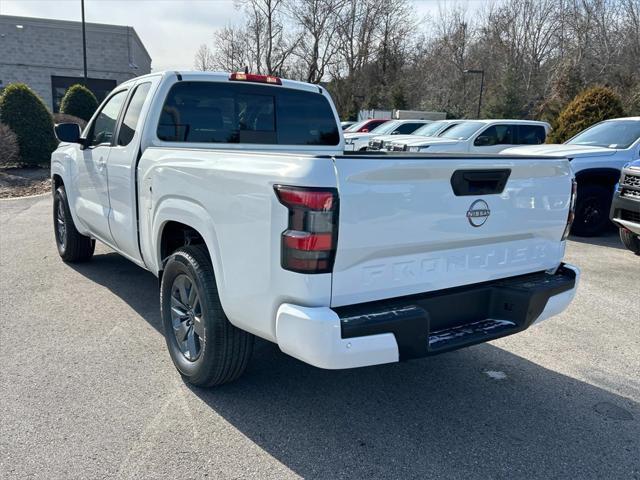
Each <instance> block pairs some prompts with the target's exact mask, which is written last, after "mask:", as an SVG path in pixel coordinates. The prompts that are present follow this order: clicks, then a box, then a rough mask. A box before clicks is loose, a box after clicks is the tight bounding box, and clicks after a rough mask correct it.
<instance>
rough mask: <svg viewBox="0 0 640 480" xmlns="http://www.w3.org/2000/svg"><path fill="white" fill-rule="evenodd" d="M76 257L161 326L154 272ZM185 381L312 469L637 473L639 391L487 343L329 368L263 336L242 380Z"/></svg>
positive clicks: (338, 473) (268, 447) (332, 472)
mask: <svg viewBox="0 0 640 480" xmlns="http://www.w3.org/2000/svg"><path fill="white" fill-rule="evenodd" d="M74 268H76V270H77V271H79V272H80V273H82V274H83V275H85V276H86V277H88V278H90V279H92V280H93V281H95V282H97V283H99V284H101V285H104V286H105V287H107V288H108V289H110V290H111V291H112V292H113V293H114V294H116V295H118V296H119V297H120V298H122V299H123V300H124V301H126V302H127V303H129V304H130V305H131V306H132V307H133V308H134V309H135V310H136V311H137V312H138V313H139V314H140V315H141V316H142V317H143V318H144V319H145V320H146V321H147V322H149V323H150V324H151V325H153V326H154V327H155V328H156V329H157V330H158V331H159V332H161V325H160V322H159V312H158V291H157V290H158V289H157V280H156V278H155V277H154V276H153V275H151V274H149V273H148V272H145V271H144V270H142V269H140V268H138V267H136V266H135V265H133V264H132V263H130V262H128V261H127V260H125V259H124V258H122V257H120V256H119V255H117V254H115V253H114V254H106V255H97V256H96V257H95V260H94V261H93V262H91V263H89V264H85V265H78V266H75V267H74ZM494 371H495V372H499V373H498V374H495V373H494V374H493V376H491V374H487V372H494ZM501 373H504V374H505V375H506V378H502V379H497V378H500V377H502V375H501ZM189 388H190V389H191V391H192V392H193V393H194V394H195V395H197V396H198V397H199V398H200V399H201V400H202V401H203V402H205V403H206V404H207V405H208V406H209V407H211V408H212V409H213V410H214V411H215V412H216V413H217V414H219V415H221V416H222V417H223V418H224V419H225V420H226V421H227V422H229V423H230V424H232V425H233V426H234V427H235V428H236V429H238V431H239V432H241V433H242V434H243V435H245V436H246V437H247V438H249V439H250V440H251V441H253V442H254V443H255V444H257V445H258V446H260V448H262V449H263V450H264V451H265V452H267V453H268V454H270V455H271V456H273V457H274V458H276V459H277V460H278V461H279V462H281V463H282V464H284V465H286V466H287V467H288V468H290V469H291V470H292V471H294V472H295V473H297V474H299V475H301V476H303V477H305V478H322V479H329V478H365V477H366V478H402V479H405V478H429V477H438V478H442V477H446V478H469V477H476V478H478V477H480V478H509V479H511V478H566V477H570V478H580V479H584V478H640V424H639V422H640V405H638V404H637V403H635V402H633V401H631V400H629V399H627V398H624V397H621V396H619V395H616V394H614V393H611V392H609V391H607V390H604V389H601V388H598V387H595V386H593V385H590V384H588V383H585V382H582V381H579V380H576V379H574V378H571V377H568V376H565V375H562V374H559V373H557V372H555V371H553V370H549V369H546V368H544V367H542V366H540V365H537V364H535V363H533V362H531V361H529V360H526V359H524V358H522V357H520V356H517V355H514V354H512V353H510V352H508V351H506V350H503V349H501V348H498V347H496V346H493V345H491V344H484V345H480V346H476V347H472V348H468V349H464V350H460V351H457V352H452V353H448V354H445V355H441V356H438V357H433V358H430V359H423V360H418V361H413V362H408V363H402V364H392V365H383V366H377V367H370V368H363V369H357V370H345V371H326V370H320V369H316V368H313V367H310V366H308V365H305V364H303V363H302V362H299V361H297V360H295V359H293V358H291V357H288V356H286V355H284V354H282V353H281V352H280V351H279V350H278V348H277V346H275V345H273V344H271V343H269V342H265V341H259V342H257V345H256V351H255V353H254V358H253V360H252V362H251V365H250V367H249V369H248V371H247V372H246V374H245V376H244V377H242V378H241V379H240V380H239V381H237V382H236V383H234V384H230V385H226V386H223V387H220V388H217V389H211V390H205V389H199V388H194V387H189ZM210 449H211V455H216V445H211V446H210ZM239 453H241V452H239Z"/></svg>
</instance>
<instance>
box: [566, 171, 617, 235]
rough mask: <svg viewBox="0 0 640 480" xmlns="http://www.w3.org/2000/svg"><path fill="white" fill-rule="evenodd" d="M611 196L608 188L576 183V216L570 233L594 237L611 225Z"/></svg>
mask: <svg viewBox="0 0 640 480" xmlns="http://www.w3.org/2000/svg"><path fill="white" fill-rule="evenodd" d="M611 196H612V192H611V189H610V188H607V187H604V186H601V185H589V184H587V185H585V186H583V187H581V186H580V184H578V198H577V200H576V218H575V220H574V222H573V227H572V228H571V233H573V234H574V235H577V236H579V237H595V236H598V235H601V234H602V233H604V232H605V231H606V230H607V228H609V226H610V225H611V223H610V221H609V210H610V209H611Z"/></svg>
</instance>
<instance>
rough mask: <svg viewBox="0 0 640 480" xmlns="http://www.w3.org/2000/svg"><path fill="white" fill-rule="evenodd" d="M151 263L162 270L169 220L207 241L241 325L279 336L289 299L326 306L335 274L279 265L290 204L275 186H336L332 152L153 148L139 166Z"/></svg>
mask: <svg viewBox="0 0 640 480" xmlns="http://www.w3.org/2000/svg"><path fill="white" fill-rule="evenodd" d="M139 172H140V173H139V174H140V179H141V181H140V184H139V189H140V190H139V192H140V199H141V239H143V245H142V250H143V255H144V259H145V263H146V264H147V265H148V266H149V267H150V269H151V270H153V271H156V272H158V271H159V270H161V268H162V260H163V259H162V258H161V257H160V238H161V235H162V229H163V227H164V225H166V223H167V222H168V221H177V222H181V223H184V224H186V225H189V226H191V227H192V228H194V229H195V230H197V231H198V232H199V233H200V234H201V235H202V236H203V237H204V239H205V242H206V244H207V248H208V249H209V252H210V254H211V257H212V263H213V268H214V271H215V275H216V282H217V285H218V289H219V293H220V300H221V303H222V306H223V308H224V311H225V313H226V315H227V316H228V317H229V320H230V321H231V322H232V323H233V324H234V325H236V326H238V327H239V328H242V329H244V330H247V331H249V332H251V333H254V334H256V335H259V336H261V337H263V338H267V339H269V340H275V324H274V319H275V316H276V311H277V308H278V307H279V306H280V305H281V304H282V303H285V302H289V303H294V304H297V305H302V306H310V307H311V306H328V305H329V303H330V297H331V274H320V275H301V274H298V273H293V272H289V271H285V270H283V269H282V268H281V267H280V235H281V233H282V232H283V231H284V230H285V229H286V228H287V218H288V213H287V209H286V208H285V207H284V206H283V205H281V204H280V203H279V202H278V200H277V198H276V196H275V193H274V190H273V185H275V184H286V185H304V186H319V187H335V186H336V177H335V172H334V167H333V162H332V161H331V159H330V158H327V157H325V158H315V157H313V156H308V155H304V154H287V153H265V152H257V151H256V152H251V151H231V150H204V149H188V148H180V149H178V148H148V149H147V150H146V151H145V153H144V154H143V157H142V159H141V161H140V165H139Z"/></svg>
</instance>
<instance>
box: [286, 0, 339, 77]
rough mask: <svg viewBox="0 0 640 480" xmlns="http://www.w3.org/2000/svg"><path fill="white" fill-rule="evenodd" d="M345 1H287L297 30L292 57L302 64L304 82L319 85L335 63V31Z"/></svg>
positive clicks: (336, 49)
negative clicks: (297, 35) (328, 69)
mask: <svg viewBox="0 0 640 480" xmlns="http://www.w3.org/2000/svg"><path fill="white" fill-rule="evenodd" d="M346 5H347V0H289V2H288V3H287V10H288V13H289V15H290V17H291V18H292V19H293V20H294V22H295V23H296V25H297V26H298V27H299V29H300V33H299V41H297V42H296V48H295V49H294V50H293V55H294V56H295V57H297V58H298V60H299V61H300V62H301V63H302V64H303V72H302V74H303V79H304V80H306V81H307V82H311V83H319V82H320V81H321V80H322V79H323V78H324V77H325V74H326V72H327V68H328V67H329V65H331V64H335V63H337V58H336V54H337V52H338V46H339V42H338V38H337V35H336V33H337V31H338V28H339V26H340V22H341V15H342V14H343V10H344V8H345V6H346Z"/></svg>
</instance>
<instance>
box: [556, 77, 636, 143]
mask: <svg viewBox="0 0 640 480" xmlns="http://www.w3.org/2000/svg"><path fill="white" fill-rule="evenodd" d="M624 115H625V113H624V108H622V101H621V100H620V97H619V96H618V95H617V94H616V93H615V92H614V91H613V90H611V89H610V88H607V87H592V88H589V89H587V90H584V91H583V92H581V93H579V94H578V95H576V97H575V98H574V99H573V100H572V101H571V102H569V104H568V105H567V106H566V107H565V108H564V109H563V110H562V111H561V112H560V115H559V116H558V120H557V122H556V125H555V128H554V129H553V131H552V132H551V134H550V135H549V137H548V140H547V141H548V142H549V143H563V142H566V141H567V140H569V139H570V138H571V137H573V136H574V135H576V134H577V133H579V132H581V131H582V130H584V129H585V128H588V127H590V126H591V125H593V124H595V123H598V122H601V121H603V120H607V119H609V118H616V117H623V116H624Z"/></svg>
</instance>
